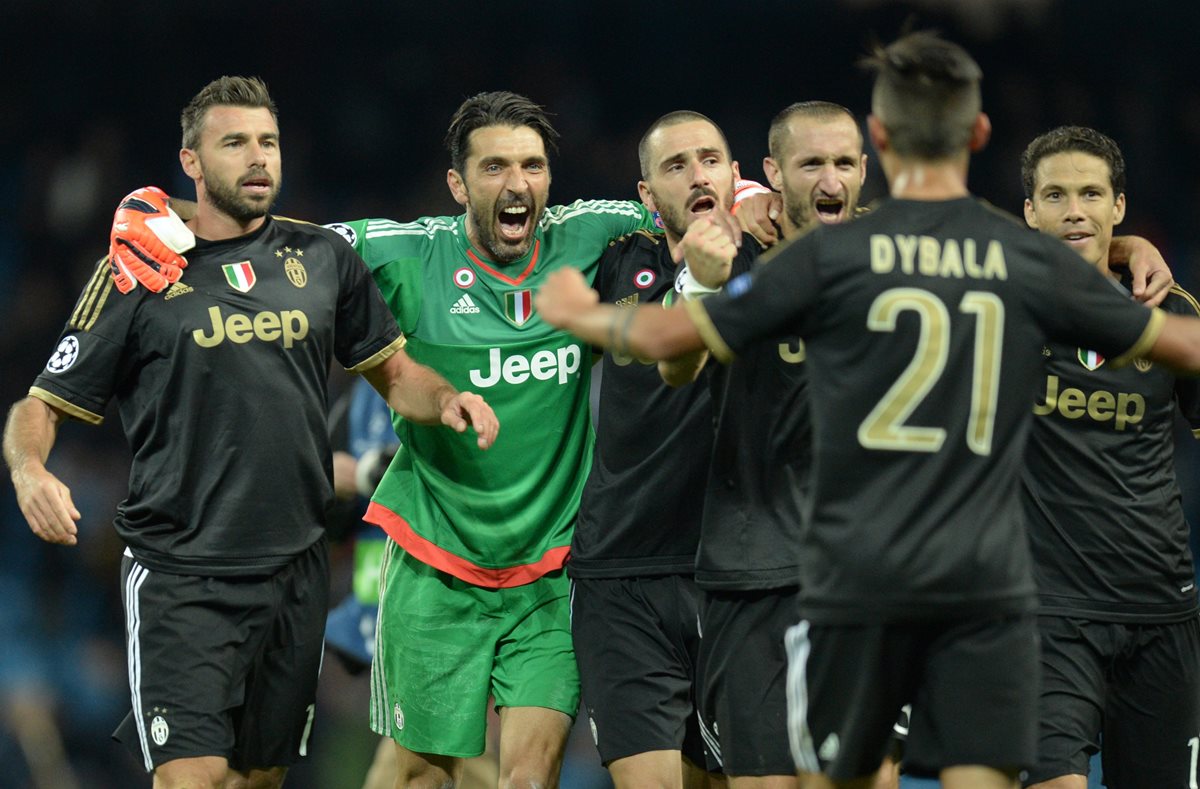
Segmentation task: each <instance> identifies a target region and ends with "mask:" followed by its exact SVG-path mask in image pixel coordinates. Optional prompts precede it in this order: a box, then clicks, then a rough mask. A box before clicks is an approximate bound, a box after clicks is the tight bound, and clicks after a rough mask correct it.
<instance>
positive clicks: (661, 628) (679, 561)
mask: <svg viewBox="0 0 1200 789" xmlns="http://www.w3.org/2000/svg"><path fill="white" fill-rule="evenodd" d="M869 64H870V66H871V69H872V71H873V73H874V80H875V81H874V90H873V94H872V107H871V114H870V115H869V117H868V118H867V120H866V126H865V128H866V131H867V136H868V137H869V139H870V142H871V143H872V146H873V148H874V150H875V152H876V153H877V155H878V157H879V162H880V164H881V165H882V169H883V171H884V173H885V175H886V178H887V181H888V189H889V196H888V197H887V198H885V199H883V200H881V201H879V202H878V203H877V204H876V205H873V206H872V207H871V208H870V210H867V209H866V208H865V207H863V206H860V205H859V196H860V193H861V189H862V186H863V183H864V181H865V179H866V176H867V154H866V152H865V140H864V135H863V132H862V127H860V124H859V121H858V119H857V118H856V117H855V116H854V115H853V113H851V112H850V111H849V110H847V109H846V108H844V107H842V106H840V105H837V104H833V103H829V102H824V101H807V102H801V103H797V104H793V105H791V106H789V107H787V108H785V109H784V110H783V111H782V112H780V113H779V115H778V116H776V118H775V119H774V120H773V121H772V123H771V125H770V129H769V132H768V147H769V154H770V155H769V156H768V157H767V158H766V159H765V160H764V162H763V168H764V171H765V173H766V175H767V180H768V181H769V182H770V186H771V189H770V190H768V189H766V188H764V187H760V186H757V185H753V184H750V185H747V184H746V183H745V182H743V181H741V179H740V173H739V168H738V163H737V161H736V160H735V159H734V157H733V155H732V152H731V151H730V149H729V144H728V142H727V141H726V138H725V136H724V134H723V133H722V131H721V129H720V128H719V127H718V126H717V125H716V124H715V123H714V122H713V121H712V120H711V119H709V118H707V117H706V116H704V115H702V114H700V113H698V112H693V111H675V112H671V113H668V114H666V115H664V116H662V117H661V118H659V119H658V120H656V121H655V122H654V123H653V124H652V125H651V126H650V128H649V129H648V130H647V131H646V132H645V134H644V135H643V137H642V138H641V142H640V143H639V146H638V151H637V156H638V161H639V165H640V170H641V180H640V181H639V182H638V192H639V197H640V198H641V199H640V202H634V201H616V200H579V201H576V202H573V203H570V204H568V205H559V206H551V205H549V186H550V154H551V153H552V152H553V150H554V148H555V144H556V139H557V133H556V131H555V130H554V128H553V126H552V125H551V124H550V122H549V120H548V119H547V117H546V114H545V112H544V111H543V110H542V108H541V107H539V106H538V105H537V104H535V103H533V102H531V101H530V100H528V99H526V98H524V97H522V96H519V95H516V94H513V93H510V92H505V91H499V92H491V93H482V94H479V95H476V96H473V97H472V98H470V99H468V100H466V101H465V102H464V103H463V104H462V106H461V107H460V108H459V109H458V111H457V112H456V113H455V115H454V117H453V118H452V119H451V122H450V125H449V131H448V133H447V137H446V141H447V146H448V148H449V153H450V165H451V167H450V170H449V172H448V174H447V184H448V186H449V189H450V191H451V194H452V195H453V197H454V199H455V200H456V201H457V202H458V203H459V204H460V205H462V206H463V208H464V212H463V213H462V214H461V215H459V216H455V217H425V218H422V219H418V220H417V221H414V222H397V221H391V220H385V219H365V220H358V221H344V222H338V223H334V224H330V225H327V226H325V227H320V226H315V225H310V224H307V223H303V222H296V221H294V220H289V219H285V218H283V217H278V216H275V215H272V214H271V213H269V211H270V208H271V206H272V204H273V202H274V200H275V198H276V196H277V195H278V192H279V189H280V184H281V177H282V172H281V156H280V135H279V129H278V125H277V122H276V112H275V106H274V103H273V102H272V100H271V98H270V96H269V94H268V93H267V91H266V88H265V86H264V85H263V84H262V83H261V82H260V81H258V80H257V79H249V78H242V77H223V78H221V79H219V80H216V81H214V82H213V83H211V84H210V85H208V86H206V87H205V88H204V90H202V91H201V92H200V93H199V94H198V95H197V96H196V97H195V98H194V99H193V100H192V102H191V103H190V104H189V105H188V107H187V108H185V110H184V113H183V117H182V126H183V146H182V150H181V152H180V160H181V165H182V166H183V169H184V171H185V172H186V173H187V174H188V175H189V176H190V177H191V178H192V179H193V180H194V181H195V183H196V202H195V204H191V203H185V202H179V201H176V200H174V199H170V200H168V198H167V196H166V195H165V194H163V193H162V192H161V191H159V190H156V189H154V188H146V189H141V190H138V191H136V192H134V193H132V194H131V195H129V196H128V197H127V198H126V199H125V200H124V201H122V203H121V205H120V206H119V208H118V210H117V215H116V217H115V221H114V227H113V232H112V238H111V246H110V250H109V255H108V256H107V257H106V258H105V259H104V260H102V261H101V262H100V263H99V264H98V265H97V267H96V270H95V272H94V274H93V276H92V277H91V279H90V280H89V282H88V283H87V286H86V287H85V289H84V291H83V293H82V294H81V296H80V298H79V301H78V303H77V306H76V308H75V310H74V312H73V313H72V315H71V316H70V319H69V321H68V322H67V325H66V327H65V328H64V330H63V333H62V335H61V337H60V340H59V343H58V346H57V348H56V349H55V351H54V354H53V355H52V356H51V358H50V361H49V362H48V363H47V365H46V368H45V369H44V370H43V371H42V372H41V373H40V374H39V375H38V376H37V378H36V379H35V381H34V383H33V386H32V388H31V389H30V392H29V396H28V397H27V398H25V399H24V400H22V401H20V402H18V403H17V404H16V405H14V406H13V408H12V410H11V411H10V413H9V417H8V422H7V424H6V427H5V434H4V456H5V460H6V462H7V463H8V465H9V468H10V469H11V474H12V479H13V484H14V486H15V487H16V490H17V494H18V502H19V504H20V506H21V509H22V512H23V513H24V514H25V516H26V518H27V520H28V521H29V524H30V527H31V529H32V530H33V532H34V533H35V534H36V535H37V536H39V537H40V538H42V539H44V540H47V541H50V542H56V543H61V544H65V545H71V544H74V543H75V539H76V537H75V534H76V528H75V521H77V520H78V519H79V518H80V513H79V512H78V510H76V508H75V506H74V504H73V503H72V501H71V494H70V490H69V489H68V488H67V487H66V486H65V485H64V484H63V483H62V482H61V481H59V480H58V479H57V478H56V477H55V476H54V475H53V474H51V473H50V472H48V471H47V470H46V468H45V463H46V460H47V457H48V456H49V454H50V451H51V449H52V447H53V444H54V440H55V435H56V431H57V429H58V426H59V425H60V424H61V423H62V422H63V421H65V420H66V419H68V418H75V419H80V420H83V421H87V422H91V423H98V422H99V421H101V420H102V419H103V413H104V409H105V406H106V405H107V403H108V402H109V401H110V400H115V402H116V406H117V409H118V412H119V414H120V417H121V421H122V425H123V427H124V430H125V433H126V437H127V440H128V441H129V443H130V446H131V447H132V449H133V455H134V458H133V464H132V468H131V472H130V486H129V495H128V498H126V500H125V501H124V502H123V503H122V504H121V505H120V507H118V511H117V516H116V528H117V530H118V533H119V534H120V536H121V537H122V539H123V541H124V542H125V544H126V546H127V548H126V552H125V558H124V560H123V565H122V582H123V601H124V604H125V613H126V635H127V649H128V665H129V682H130V689H131V696H132V710H131V712H130V714H129V716H127V718H126V720H125V721H124V722H123V723H122V724H121V726H120V728H119V729H118V730H117V732H116V735H115V736H116V737H117V738H118V739H119V740H121V742H122V743H124V744H125V745H127V746H128V747H129V748H130V749H131V750H132V752H133V753H134V754H135V755H136V756H137V758H138V759H139V760H140V761H141V762H142V763H143V764H144V765H145V767H146V769H147V770H148V771H152V772H153V774H154V785H155V786H156V787H184V786H188V787H194V786H200V787H209V786H211V787H222V786H230V787H234V786H236V787H278V786H281V785H283V782H284V779H285V777H286V772H287V769H288V767H289V766H290V765H291V764H293V763H295V762H296V761H297V760H298V759H299V758H300V757H301V756H303V755H305V753H306V752H307V750H308V748H309V743H308V738H309V734H310V731H311V727H312V721H313V716H314V702H315V698H316V688H317V678H318V674H319V671H320V664H321V655H322V649H323V646H322V638H323V630H324V624H325V615H326V611H327V610H328V607H329V599H328V598H329V594H328V593H329V569H328V549H327V543H326V539H325V536H324V524H325V518H326V513H327V512H328V510H329V507H330V505H331V502H332V500H333V497H334V488H333V471H332V468H331V454H332V448H331V446H330V441H329V432H328V429H327V427H326V414H327V410H328V408H327V406H328V391H327V380H326V378H327V371H328V369H329V367H330V364H331V363H332V362H333V361H334V360H335V359H336V361H337V362H338V363H339V364H341V365H342V366H343V367H345V368H346V369H347V370H349V371H351V372H354V373H358V374H361V375H362V376H363V377H364V378H365V379H366V380H367V381H368V382H369V383H370V384H371V385H372V386H373V387H374V388H375V389H376V390H377V391H378V392H379V394H380V395H381V396H382V397H383V398H384V399H385V400H386V401H387V403H388V406H389V407H390V408H391V410H392V413H393V426H394V428H395V433H396V436H397V438H398V439H399V442H400V447H399V450H398V451H397V452H396V454H395V457H394V458H393V459H392V460H391V463H390V465H389V466H388V467H387V470H386V472H384V473H383V476H382V478H381V480H380V481H379V484H378V486H377V487H375V489H374V495H373V497H372V500H371V504H370V506H369V508H368V509H367V514H366V520H367V521H369V522H370V523H373V524H375V525H377V526H379V527H380V528H381V529H383V530H384V531H385V532H386V534H387V535H388V538H389V539H388V540H387V543H386V545H387V547H386V549H385V551H384V554H383V562H382V567H381V570H380V582H379V613H378V620H377V627H376V632H375V646H374V654H373V659H372V664H371V708H370V716H369V720H370V726H371V728H372V729H373V730H374V731H375V732H376V733H378V734H379V735H381V736H382V737H384V738H385V740H390V741H391V742H393V743H394V746H392V747H390V748H388V749H387V750H388V753H387V755H388V757H390V758H391V759H392V760H393V761H392V762H389V763H388V768H387V775H386V778H385V783H384V784H378V785H394V786H395V787H445V786H456V785H460V784H464V761H465V760H467V759H470V758H471V757H475V756H478V755H480V754H481V753H483V752H484V750H485V740H486V728H487V726H486V720H487V712H488V707H489V700H490V703H492V704H494V705H495V707H496V709H497V710H498V711H499V716H500V739H499V781H500V785H501V786H505V787H548V786H555V785H557V783H558V779H559V772H560V769H561V766H562V760H563V753H564V748H565V744H566V740H567V735H568V733H569V731H570V729H571V726H572V723H573V721H574V718H575V715H576V712H577V710H579V709H580V701H581V692H582V702H583V710H584V711H585V714H586V717H587V725H588V727H589V729H590V731H591V734H592V737H593V739H594V741H595V744H596V747H597V749H598V751H599V754H600V758H601V760H602V761H603V762H604V764H605V766H606V767H607V768H608V770H609V772H610V774H611V776H612V779H613V781H614V783H615V784H616V785H617V786H618V787H667V788H674V787H680V788H682V787H685V786H686V787H701V786H719V785H726V784H728V785H731V786H735V787H752V786H762V787H768V786H769V787H776V786H778V787H786V786H802V787H810V786H811V787H827V786H838V787H878V788H882V787H895V786H897V785H898V782H899V772H900V770H901V768H903V769H904V770H906V771H909V772H912V773H914V774H922V775H932V776H937V777H940V779H941V781H942V784H943V786H946V787H950V789H966V788H967V787H972V788H974V787H981V788H982V787H988V788H990V787H996V788H997V789H999V788H1000V787H1015V786H1020V785H1025V786H1036V787H1039V789H1056V788H1057V789H1069V788H1072V787H1073V788H1074V789H1082V788H1083V787H1085V786H1086V783H1087V774H1088V769H1089V768H1088V762H1089V758H1090V757H1091V756H1092V755H1093V754H1095V753H1096V752H1097V751H1099V752H1100V754H1101V758H1102V760H1103V768H1104V776H1105V780H1106V782H1107V785H1108V786H1110V787H1115V788H1116V789H1126V788H1128V787H1142V788H1144V789H1161V788H1162V787H1187V786H1191V787H1195V786H1197V779H1198V773H1197V756H1198V755H1200V618H1198V617H1200V601H1198V598H1197V594H1196V589H1195V583H1194V578H1195V576H1194V570H1193V565H1192V557H1191V553H1190V550H1189V548H1188V526H1187V523H1186V522H1185V520H1184V517H1183V511H1182V503H1181V495H1180V492H1179V488H1178V484H1177V483H1176V480H1175V477H1174V471H1173V453H1172V442H1173V438H1172V425H1173V422H1174V420H1175V418H1176V414H1177V411H1178V412H1181V413H1182V414H1183V416H1184V417H1185V418H1186V419H1187V421H1188V422H1190V423H1191V425H1192V427H1193V428H1196V429H1200V384H1197V383H1196V379H1194V378H1190V377H1185V376H1184V375H1183V374H1184V373H1187V374H1189V375H1195V374H1196V373H1200V320H1198V316H1200V305H1198V304H1197V302H1196V301H1195V299H1193V298H1192V296H1191V295H1190V294H1188V293H1187V292H1186V291H1184V290H1182V289H1180V288H1178V287H1175V286H1174V285H1173V283H1172V281H1171V277H1170V273H1169V271H1167V270H1166V268H1165V266H1163V265H1162V263H1161V261H1160V260H1158V259H1157V252H1156V251H1155V250H1154V249H1153V248H1152V247H1150V246H1149V245H1148V244H1146V242H1144V241H1142V240H1140V239H1136V238H1114V236H1113V232H1114V227H1115V226H1116V225H1117V224H1119V223H1120V222H1121V220H1122V219H1123V217H1124V212H1125V200H1126V198H1125V194H1124V181H1125V166H1124V159H1123V157H1122V154H1121V151H1120V150H1119V148H1118V147H1117V146H1116V144H1115V143H1114V142H1113V141H1112V140H1111V139H1109V138H1108V137H1106V136H1105V135H1103V134H1101V133H1100V132H1098V131H1095V130H1093V129H1089V128H1084V127H1075V126H1064V127H1060V128H1057V129H1054V130H1052V131H1049V132H1047V133H1045V134H1043V135H1041V136H1039V137H1037V138H1036V139H1035V140H1033V141H1032V142H1030V143H1029V145H1028V147H1027V148H1026V150H1025V153H1024V155H1023V157H1022V160H1021V162H1020V163H1016V162H1014V169H1015V168H1017V167H1018V166H1019V167H1020V171H1021V174H1022V181H1023V184H1024V188H1025V195H1026V200H1025V204H1024V221H1023V222H1022V221H1020V220H1017V219H1015V218H1014V217H1011V216H1009V215H1007V214H1004V213H1002V212H1000V211H998V210H996V209H994V208H992V207H990V206H988V205H987V204H986V203H983V202H982V201H980V200H978V199H977V198H975V197H973V196H972V195H971V194H970V192H969V191H968V189H967V170H968V163H969V158H970V155H971V154H972V153H973V152H975V151H978V150H980V149H981V148H982V147H983V146H984V145H985V144H986V143H987V140H988V137H989V135H990V131H991V127H990V121H989V119H988V117H987V116H986V115H985V114H983V112H982V108H981V104H980V92H979V81H980V79H981V77H982V74H981V72H980V69H979V67H978V66H977V65H976V64H975V62H974V61H973V60H972V59H971V57H970V55H968V54H967V53H966V52H965V51H963V50H962V49H961V48H960V47H958V46H957V45H955V44H952V43H950V42H948V41H945V40H944V39H941V38H939V37H937V36H935V35H933V34H930V33H913V34H909V35H906V36H904V37H902V38H901V39H899V40H897V41H896V42H894V43H892V44H890V45H888V46H886V47H879V48H878V49H877V50H876V51H875V52H874V53H873V54H872V56H871V57H870V59H869ZM631 154H632V152H631ZM1034 231H1038V232H1034ZM184 253H186V254H187V257H186V258H184V257H183V254H184ZM1135 295H1136V298H1135ZM1139 302H1145V303H1139ZM593 354H596V358H597V361H598V365H599V367H598V369H599V371H600V381H599V388H598V398H597V399H596V402H595V405H596V413H595V414H594V422H595V429H594V430H593V414H592V408H591V406H590V405H589V390H590V388H591V381H592V357H593ZM1177 373H1178V374H1179V375H1177ZM1198 435H1200V433H1198ZM464 785H466V784H464Z"/></svg>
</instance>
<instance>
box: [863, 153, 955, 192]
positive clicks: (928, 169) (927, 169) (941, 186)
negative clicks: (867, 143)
mask: <svg viewBox="0 0 1200 789" xmlns="http://www.w3.org/2000/svg"><path fill="white" fill-rule="evenodd" d="M967 157H968V154H966V153H965V152H964V153H963V154H962V156H958V157H954V158H952V159H939V160H935V161H923V160H920V159H905V158H899V157H896V158H894V159H893V160H892V161H891V162H889V164H890V166H888V167H885V168H884V169H885V172H886V174H887V179H888V186H889V188H890V191H891V195H892V197H896V198H900V199H902V200H953V199H954V198H956V197H966V196H967V195H969V194H970V192H969V191H967Z"/></svg>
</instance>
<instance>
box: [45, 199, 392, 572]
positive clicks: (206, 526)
mask: <svg viewBox="0 0 1200 789" xmlns="http://www.w3.org/2000/svg"><path fill="white" fill-rule="evenodd" d="M188 260H189V265H188V268H187V270H186V272H185V273H184V276H183V278H182V279H181V280H180V281H179V282H176V283H174V284H173V285H171V286H170V287H169V288H168V289H166V290H165V291H163V292H161V293H150V292H148V291H147V290H146V289H144V288H138V289H136V290H134V291H132V292H130V293H128V294H124V295H123V294H121V293H120V292H118V291H117V290H116V289H115V288H114V287H113V285H112V282H111V278H110V277H109V274H108V265H107V260H104V261H101V263H100V264H99V265H98V266H97V268H96V271H95V273H94V275H93V276H92V278H91V280H90V281H89V282H88V284H87V286H86V287H85V288H84V291H83V293H82V295H81V296H80V298H79V301H78V304H77V305H76V307H75V309H74V311H73V313H72V314H71V317H70V320H69V321H68V322H67V325H66V328H65V329H64V330H63V333H62V335H61V337H60V339H59V342H58V346H57V348H56V350H55V351H54V354H53V355H52V356H51V357H50V360H49V362H48V363H47V365H46V368H45V369H44V370H43V371H42V373H41V374H40V375H39V376H38V377H37V379H36V380H35V381H34V384H33V387H32V389H31V390H30V394H31V395H32V396H34V397H37V398H40V399H42V400H44V401H46V402H48V403H50V404H51V405H53V406H56V407H57V408H60V409H61V410H63V411H65V412H66V413H68V414H70V415H71V416H74V417H76V418H79V419H82V420H84V421H88V422H93V423H98V422H100V421H101V419H102V415H103V414H104V409H105V405H106V404H107V403H108V401H109V400H110V399H111V400H115V401H116V406H117V411H118V413H119V414H120V418H121V423H122V426H123V427H124V431H125V435H126V438H127V439H128V441H129V444H130V447H131V449H132V450H133V462H132V466H131V469H130V477H129V494H128V497H127V498H126V499H125V500H124V501H123V502H122V503H121V504H120V506H119V507H118V508H117V517H116V528H117V532H118V533H119V535H120V536H121V538H122V539H123V540H124V541H125V543H126V545H127V546H128V548H129V549H130V551H131V552H132V553H133V555H134V557H135V558H137V560H138V561H139V562H141V563H142V564H145V565H146V566H148V567H150V568H152V569H158V570H162V571H167V572H177V573H186V574H200V575H239V574H259V573H267V572H271V571H273V570H274V569H276V568H278V567H281V566H283V565H285V564H286V563H287V562H288V561H290V559H291V558H292V557H294V556H295V555H296V554H298V553H300V552H302V551H303V550H305V549H306V548H307V547H309V546H310V545H312V544H313V543H314V542H315V541H316V540H317V539H319V537H320V536H321V534H322V530H323V529H324V527H325V518H326V513H327V511H328V510H329V508H330V507H331V506H332V504H333V485H332V455H331V450H330V446H329V437H328V427H327V421H326V414H327V411H328V402H327V401H328V392H327V378H328V374H329V368H330V364H331V362H332V361H333V360H334V359H336V360H337V361H339V362H340V363H341V364H342V365H343V366H344V367H346V368H348V369H350V370H352V371H361V370H363V369H368V368H370V367H372V366H373V365H375V364H378V363H379V362H380V361H382V360H383V359H385V358H387V356H389V355H390V354H392V353H394V352H395V351H396V350H397V349H399V348H400V347H402V346H403V344H404V338H403V336H402V335H401V333H400V330H399V328H398V327H397V325H396V321H395V319H394V318H393V317H392V315H391V313H390V312H389V311H388V309H387V306H386V305H385V304H384V302H383V299H382V297H381V296H380V295H379V291H378V289H377V288H376V287H375V285H374V283H373V282H372V281H371V277H370V274H369V273H368V272H367V269H366V267H365V266H364V265H363V263H362V261H361V259H360V258H358V256H357V255H356V254H355V253H354V251H353V249H351V248H350V247H349V246H347V245H346V243H345V242H344V241H342V240H341V238H340V237H339V236H338V235H337V234H335V233H333V232H332V231H329V230H326V229H324V228H321V227H318V226H315V225H310V224H307V223H301V222H295V221H292V220H286V219H282V218H278V217H275V218H271V217H268V218H267V220H266V221H265V222H264V224H263V225H262V227H261V228H259V229H258V230H257V231H255V232H253V233H250V234H248V235H245V236H241V237H238V238H233V239H228V240H223V241H216V242H208V241H203V240H197V244H196V247H195V248H194V249H193V250H192V251H191V252H190V253H189V254H188Z"/></svg>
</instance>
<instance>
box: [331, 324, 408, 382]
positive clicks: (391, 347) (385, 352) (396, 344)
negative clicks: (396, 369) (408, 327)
mask: <svg viewBox="0 0 1200 789" xmlns="http://www.w3.org/2000/svg"><path fill="white" fill-rule="evenodd" d="M405 345H408V338H407V337H405V336H404V335H403V334H401V335H400V336H399V337H397V338H396V339H394V340H392V341H391V342H390V343H388V344H387V345H386V346H385V347H383V348H380V349H379V350H378V351H376V352H375V353H374V354H372V355H371V356H369V357H367V358H366V359H363V360H362V361H361V362H359V363H358V364H356V365H354V366H353V367H347V368H346V372H350V373H355V374H358V373H362V372H365V371H367V370H370V369H371V368H372V367H378V366H379V365H381V364H383V363H384V361H386V360H387V359H388V357H390V356H393V355H395V353H396V352H397V351H399V350H400V349H401V348H403V347H404V346H405Z"/></svg>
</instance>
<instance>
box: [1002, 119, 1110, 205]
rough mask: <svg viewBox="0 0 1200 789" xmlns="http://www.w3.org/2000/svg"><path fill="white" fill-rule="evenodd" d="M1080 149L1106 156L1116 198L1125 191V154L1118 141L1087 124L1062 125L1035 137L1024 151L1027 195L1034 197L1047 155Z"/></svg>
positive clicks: (1098, 155)
mask: <svg viewBox="0 0 1200 789" xmlns="http://www.w3.org/2000/svg"><path fill="white" fill-rule="evenodd" d="M1069 151H1078V152H1079V153H1086V154H1091V155H1092V156H1095V157H1096V158H1097V159H1102V160H1104V162H1105V163H1106V164H1107V165H1108V181H1109V183H1110V184H1111V185H1112V190H1113V199H1114V200H1115V199H1116V198H1117V196H1118V195H1120V194H1123V193H1124V192H1125V157H1124V156H1122V155H1121V149H1120V147H1118V146H1117V144H1116V142H1114V141H1113V139H1112V138H1111V137H1109V136H1108V135H1106V134H1101V133H1100V132H1098V131H1096V130H1095V129H1090V128H1088V127H1087V126H1059V127H1058V128H1057V129H1052V130H1050V131H1048V132H1046V133H1045V134H1040V135H1038V136H1037V137H1035V138H1034V139H1033V142H1031V143H1029V145H1028V147H1026V148H1025V151H1024V153H1022V154H1021V184H1022V185H1023V186H1024V187H1025V197H1027V198H1029V199H1032V198H1033V189H1034V187H1035V186H1036V185H1037V184H1036V181H1037V166H1038V164H1039V163H1040V162H1041V161H1042V159H1045V158H1046V157H1047V156H1053V155H1054V154H1056V153H1066V152H1069Z"/></svg>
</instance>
